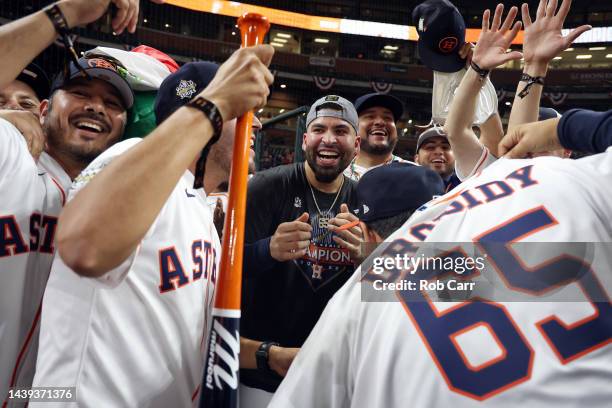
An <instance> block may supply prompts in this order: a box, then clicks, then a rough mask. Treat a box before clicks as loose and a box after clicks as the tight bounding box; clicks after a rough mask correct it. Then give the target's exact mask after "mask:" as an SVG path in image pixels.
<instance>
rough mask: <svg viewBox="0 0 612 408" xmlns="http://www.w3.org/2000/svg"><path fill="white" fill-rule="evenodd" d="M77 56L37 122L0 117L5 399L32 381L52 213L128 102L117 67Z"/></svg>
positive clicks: (120, 123) (117, 132)
mask: <svg viewBox="0 0 612 408" xmlns="http://www.w3.org/2000/svg"><path fill="white" fill-rule="evenodd" d="M78 62H79V66H76V65H75V64H74V63H72V64H71V65H70V67H69V70H68V71H67V74H66V75H65V76H64V75H62V76H61V77H59V78H58V79H57V80H56V81H55V82H54V85H53V87H52V93H51V96H50V99H49V100H44V101H43V102H42V103H41V106H40V109H41V110H40V122H38V118H36V117H35V116H34V115H32V114H31V113H30V112H27V111H11V112H10V113H11V114H12V115H13V116H14V117H13V118H11V122H9V121H5V120H0V133H1V135H0V143H1V145H2V146H1V147H0V194H1V196H2V201H1V202H0V277H1V278H2V282H3V283H2V287H1V289H0V298H1V299H2V304H3V306H2V307H0V323H1V324H0V325H1V326H3V330H1V331H0V348H1V349H2V353H1V357H0V372H2V374H0V398H1V399H2V400H3V401H5V398H6V396H7V390H8V388H9V387H29V386H30V385H31V381H32V378H33V375H34V367H35V362H36V352H37V349H38V329H39V325H38V320H39V317H40V305H41V301H42V295H43V292H44V289H45V285H46V282H47V278H48V276H49V270H50V268H51V262H52V259H53V253H54V251H55V230H56V226H57V218H58V216H59V213H60V210H61V209H62V206H63V204H64V202H65V200H66V191H67V190H68V187H69V186H70V184H71V179H73V178H74V177H76V176H77V175H78V174H79V173H80V171H81V170H82V169H83V168H85V166H87V164H88V163H89V162H90V161H91V160H93V158H94V157H96V156H97V155H98V154H99V153H101V152H102V151H104V150H105V149H106V148H107V147H109V146H110V145H111V144H113V143H115V142H116V141H117V140H119V138H120V137H121V135H122V134H123V130H124V127H125V123H126V119H127V113H126V110H127V109H128V108H129V107H130V106H131V105H132V103H133V94H132V90H131V88H130V86H129V84H128V83H127V82H126V80H125V79H124V78H123V77H122V76H121V75H120V73H119V70H118V67H116V66H114V65H112V64H110V63H109V62H108V61H106V60H102V59H99V58H98V59H85V58H81V59H80V60H79V61H78ZM83 72H84V73H85V74H86V75H87V76H88V78H85V77H84V74H83ZM5 112H6V111H5ZM41 125H42V132H41V130H40V127H41ZM36 127H38V132H41V133H43V134H44V135H45V136H46V139H47V150H46V152H43V153H42V155H41V157H40V159H39V161H38V163H36V162H35V161H34V158H33V157H32V155H31V154H30V151H29V149H28V146H27V142H26V138H24V136H23V135H22V133H23V132H26V131H28V130H27V129H29V130H30V131H31V130H32V129H35V128H36Z"/></svg>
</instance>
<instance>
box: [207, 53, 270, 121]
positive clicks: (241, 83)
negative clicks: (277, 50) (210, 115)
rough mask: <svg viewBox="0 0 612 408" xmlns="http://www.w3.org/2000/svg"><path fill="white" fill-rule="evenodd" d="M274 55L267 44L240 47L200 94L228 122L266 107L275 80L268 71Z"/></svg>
mask: <svg viewBox="0 0 612 408" xmlns="http://www.w3.org/2000/svg"><path fill="white" fill-rule="evenodd" d="M273 55H274V47H272V46H271V45H267V44H265V45H256V46H254V47H246V48H239V49H238V50H237V51H235V52H234V53H233V54H232V56H231V57H230V58H229V59H228V60H227V61H225V62H224V63H223V65H221V66H220V67H219V70H218V71H217V74H216V75H215V77H214V78H213V80H212V81H211V82H210V84H208V86H207V87H206V89H204V90H203V91H202V93H201V94H200V95H201V96H203V97H204V98H205V99H208V100H209V101H211V102H213V103H214V104H215V105H216V106H217V108H218V109H219V111H220V112H221V116H222V117H223V120H224V121H226V122H227V121H229V120H232V119H234V118H237V117H239V116H240V115H242V114H243V113H245V112H246V111H249V110H251V109H255V108H260V107H262V106H264V105H265V104H266V101H267V100H268V95H269V94H270V89H269V86H270V85H271V84H272V82H273V81H274V76H273V75H272V73H270V71H269V70H268V65H270V61H271V60H272V56H273Z"/></svg>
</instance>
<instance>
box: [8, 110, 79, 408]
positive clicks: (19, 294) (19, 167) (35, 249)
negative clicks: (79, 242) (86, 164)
mask: <svg viewBox="0 0 612 408" xmlns="http://www.w3.org/2000/svg"><path fill="white" fill-rule="evenodd" d="M57 170H58V173H63V170H61V167H60V168H59V169H57ZM63 176H65V178H64V180H65V179H67V180H68V182H69V181H70V178H69V177H68V176H67V175H66V174H65V173H63ZM65 188H66V186H65V183H64V185H62V182H61V181H58V180H57V179H54V178H53V177H51V176H50V175H49V174H47V173H46V171H45V169H43V168H42V167H40V166H37V164H36V162H35V161H34V159H33V158H32V156H31V155H30V152H29V151H28V146H27V144H26V141H25V139H24V137H23V135H22V134H21V133H20V132H19V130H17V128H15V127H14V126H13V125H12V124H10V123H9V122H7V121H5V120H3V119H0V197H1V198H0V279H1V281H2V283H1V284H0V350H2V351H1V352H0V400H1V401H3V402H6V403H9V402H10V401H9V400H8V399H7V393H8V389H9V388H10V387H24V388H28V387H30V386H31V384H32V379H33V378H34V366H35V364H36V351H37V349H38V330H39V325H38V318H39V313H40V305H41V302H42V297H43V292H44V289H45V284H46V283H47V278H48V277H49V271H50V270H51V262H52V260H53V251H54V244H53V240H54V236H55V228H56V225H57V217H58V215H59V213H60V210H61V208H62V205H63V202H64V200H65V193H64V191H65ZM9 406H12V404H9Z"/></svg>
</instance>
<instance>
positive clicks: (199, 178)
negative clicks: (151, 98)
mask: <svg viewBox="0 0 612 408" xmlns="http://www.w3.org/2000/svg"><path fill="white" fill-rule="evenodd" d="M185 106H189V107H191V108H195V109H198V110H199V111H201V112H202V113H204V115H205V116H206V117H207V118H208V120H210V124H211V125H212V128H213V135H212V137H211V138H210V140H209V141H208V143H206V146H204V148H203V149H202V153H201V154H200V158H199V159H198V161H197V163H196V169H195V175H194V177H195V179H194V180H193V188H196V189H197V188H201V187H203V186H204V169H205V167H206V158H207V157H208V152H209V151H210V147H211V146H212V145H213V144H215V143H217V141H219V138H220V137H221V131H222V130H223V117H222V116H221V112H219V109H218V108H217V106H216V105H215V104H214V103H212V102H211V101H209V100H208V99H206V98H204V97H202V96H197V97H195V98H194V99H192V100H191V101H189V102H187V104H186V105H185Z"/></svg>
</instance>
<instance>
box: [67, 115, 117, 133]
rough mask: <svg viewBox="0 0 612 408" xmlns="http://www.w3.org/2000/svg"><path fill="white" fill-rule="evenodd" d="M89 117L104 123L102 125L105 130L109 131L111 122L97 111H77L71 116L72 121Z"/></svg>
mask: <svg viewBox="0 0 612 408" xmlns="http://www.w3.org/2000/svg"><path fill="white" fill-rule="evenodd" d="M87 119H89V120H91V121H93V122H98V123H100V124H102V127H103V128H104V131H106V132H109V131H110V129H111V127H112V126H111V124H110V122H109V121H108V120H107V119H106V118H105V117H104V116H102V115H100V114H97V113H93V112H84V113H77V114H75V115H73V116H72V118H70V123H74V122H77V121H79V120H87Z"/></svg>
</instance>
